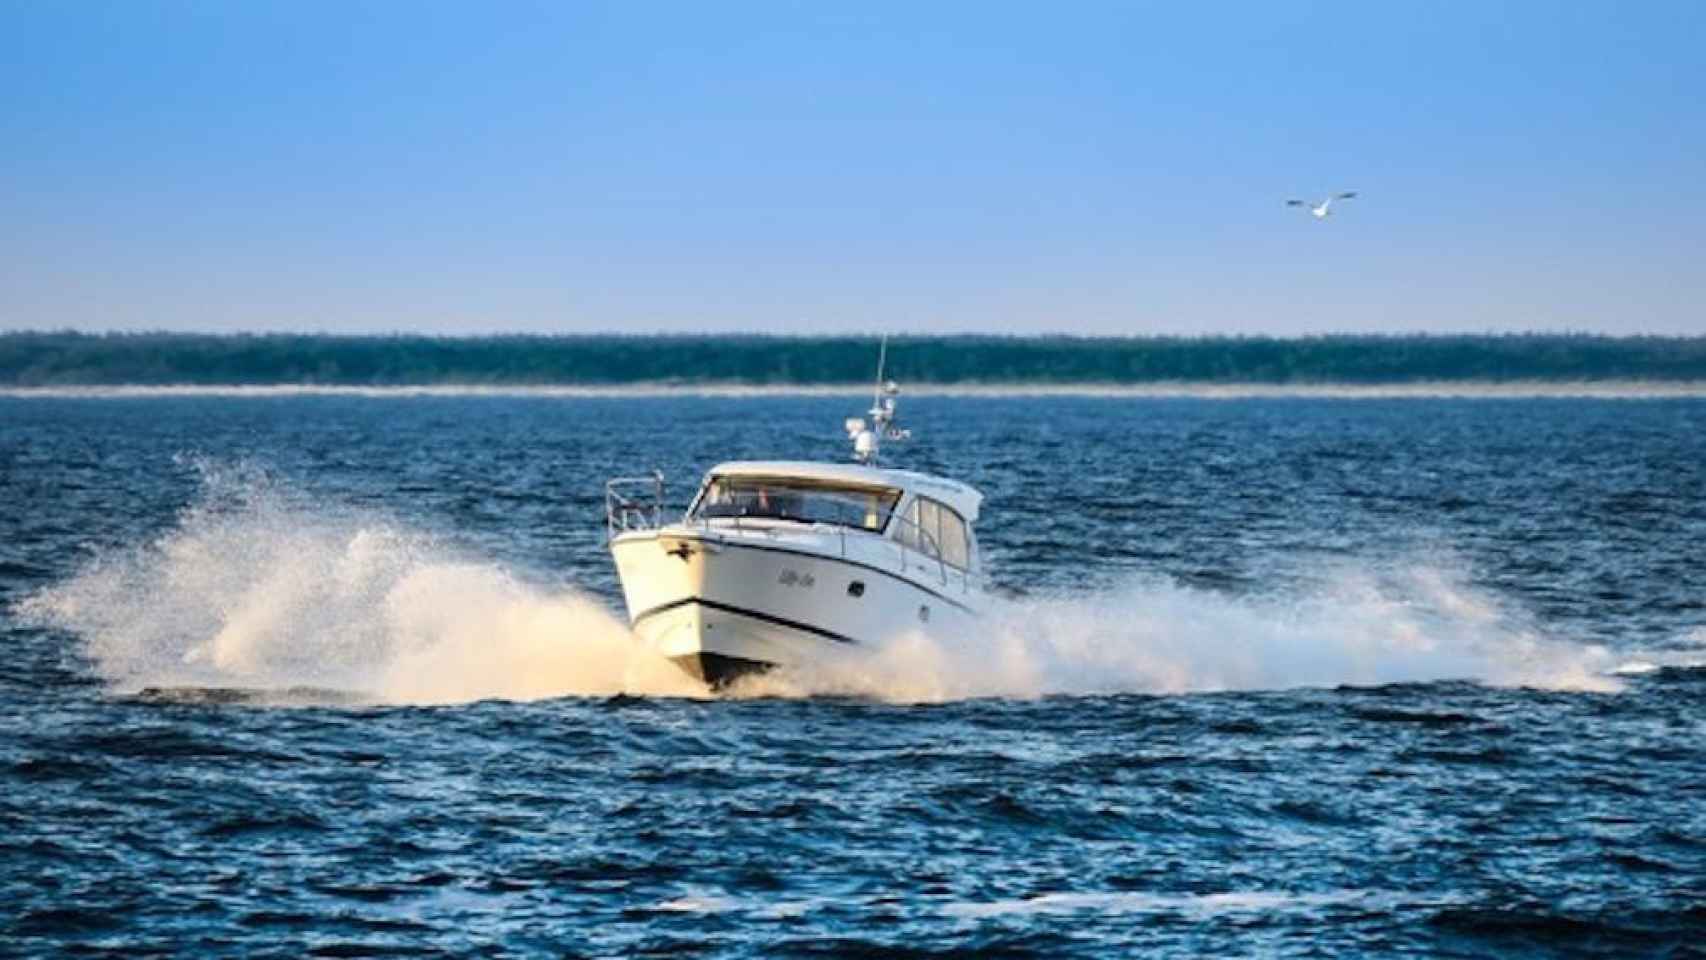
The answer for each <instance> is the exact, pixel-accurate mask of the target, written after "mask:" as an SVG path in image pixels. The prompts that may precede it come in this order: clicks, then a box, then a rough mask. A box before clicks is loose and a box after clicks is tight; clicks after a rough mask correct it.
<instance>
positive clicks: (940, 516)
mask: <svg viewBox="0 0 1706 960" xmlns="http://www.w3.org/2000/svg"><path fill="white" fill-rule="evenodd" d="M905 521H906V522H905V523H902V524H901V525H900V529H899V530H898V531H897V532H896V533H895V539H897V540H899V541H900V542H901V543H902V544H904V545H906V546H908V547H911V548H912V549H914V550H917V551H918V552H919V553H922V554H924V555H925V556H927V557H941V558H942V561H943V562H944V563H947V564H948V565H950V566H953V567H958V568H959V569H961V570H965V569H968V568H970V566H971V546H970V542H969V540H968V538H967V537H966V522H965V520H964V519H962V518H961V517H960V515H959V514H957V513H955V512H954V510H953V508H952V507H949V506H947V505H946V504H943V503H938V502H937V501H935V500H932V499H930V498H929V497H914V498H913V501H912V505H911V506H909V507H908V508H907V510H906V517H905Z"/></svg>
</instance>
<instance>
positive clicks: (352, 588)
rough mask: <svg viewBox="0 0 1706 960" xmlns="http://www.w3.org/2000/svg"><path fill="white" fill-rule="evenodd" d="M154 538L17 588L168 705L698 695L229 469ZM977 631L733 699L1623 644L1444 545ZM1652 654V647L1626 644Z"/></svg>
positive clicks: (787, 676) (1415, 667) (466, 568)
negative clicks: (1438, 558)
mask: <svg viewBox="0 0 1706 960" xmlns="http://www.w3.org/2000/svg"><path fill="white" fill-rule="evenodd" d="M202 472H203V492H202V494H201V496H200V497H199V498H198V500H197V501H196V502H195V503H194V504H192V505H190V506H189V507H188V508H186V509H185V510H184V511H183V513H182V514H181V516H180V517H179V518H178V523H177V524H176V526H175V527H174V528H173V529H171V530H170V531H168V532H167V533H165V534H164V535H163V536H161V537H160V538H159V539H157V540H155V541H154V542H151V543H148V544H144V545H141V546H138V547H133V548H130V549H124V550H117V551H112V552H109V553H106V554H103V555H101V556H99V557H97V558H96V559H95V560H94V561H93V562H92V563H90V564H89V565H88V566H87V567H86V568H85V569H83V570H82V571H81V572H79V573H78V574H76V575H74V576H73V577H71V578H69V579H68V580H66V581H64V582H62V583H58V584H54V585H51V586H49V587H47V588H45V589H43V590H41V591H39V592H37V593H36V594H34V595H32V596H31V597H29V598H28V599H26V600H25V601H24V602H23V604H22V613H23V614H24V616H25V617H26V618H28V619H31V620H32V621H34V622H36V623H38V624H41V625H44V626H49V627H53V628H57V629H60V630H63V631H66V632H68V633H70V634H72V635H74V636H75V637H77V638H78V639H79V640H80V642H81V644H82V649H83V651H84V653H85V654H86V655H87V657H88V660H89V662H90V664H91V665H92V667H93V669H94V670H95V672H96V673H97V674H98V675H99V676H101V677H102V678H103V679H105V680H106V681H107V682H108V683H109V684H110V685H111V686H112V687H113V689H114V690H115V691H116V692H119V693H122V694H130V695H140V696H142V697H143V698H144V699H150V700H158V701H164V702H197V703H259V704H298V703H325V704H333V705H339V704H344V705H347V704H351V703H361V702H378V703H407V704H434V703H456V702H467V701H473V700H480V699H490V698H498V699H510V700H531V699H539V698H547V697H562V696H610V695H615V694H640V695H655V696H690V697H700V696H707V695H708V691H707V690H706V689H705V688H704V687H703V686H701V685H699V684H698V683H697V682H696V681H693V680H691V679H690V678H688V677H686V676H685V675H684V674H683V673H681V672H680V671H679V670H677V669H676V668H675V667H674V665H672V664H670V663H668V662H667V661H666V660H664V659H663V658H661V657H659V656H657V655H655V654H653V653H651V652H650V651H648V650H646V649H645V648H644V647H642V646H641V645H640V644H638V643H636V642H635V640H634V638H633V636H632V635H631V633H630V632H629V630H628V629H627V626H626V624H625V623H624V622H623V620H622V619H621V618H620V617H619V616H618V615H617V614H616V613H614V612H612V611H611V610H610V609H609V608H608V607H607V606H605V605H604V604H603V603H602V602H600V601H599V600H598V599H596V598H594V597H592V596H590V595H589V594H587V593H585V592H584V591H581V590H578V589H575V588H574V587H568V586H549V585H541V584H540V583H538V582H535V581H532V580H530V579H528V578H526V577H523V576H520V575H518V574H517V573H515V572H513V571H511V570H509V569H506V568H505V567H503V566H502V565H500V564H497V563H495V562H492V561H490V560H485V559H481V558H479V557H473V556H469V555H467V554H466V553H465V552H463V551H460V550H458V549H456V548H454V547H453V546H451V545H448V544H446V543H445V542H444V541H443V540H442V539H441V538H439V537H436V536H434V535H432V534H430V533H427V532H423V531H421V530H419V529H416V528H413V527H411V526H410V525H408V524H406V523H403V522H401V521H398V520H396V519H394V518H391V517H388V516H384V515H381V514H377V513H375V512H373V511H371V510H355V509H342V508H338V507H336V506H328V505H327V504H326V503H325V502H324V501H323V500H319V499H314V498H310V497H308V496H306V495H304V494H302V493H300V492H298V491H295V490H293V489H292V488H290V487H289V486H288V485H285V484H281V483H279V482H277V481H275V480H273V479H272V478H270V477H268V476H267V475H266V474H265V473H264V472H262V471H259V470H256V469H253V468H251V467H246V466H242V465H239V466H235V467H229V466H221V465H217V464H214V465H209V464H204V465H202ZM985 624H986V626H985V627H984V629H982V630H980V631H979V632H978V633H977V634H975V635H971V636H955V637H938V636H930V635H925V634H914V635H908V636H902V637H896V638H892V639H891V640H890V641H889V642H887V643H885V644H882V645H880V646H878V647H876V648H875V649H862V650H860V651H858V652H857V654H845V655H841V656H839V657H837V658H835V659H826V660H823V661H820V662H819V663H817V664H814V665H812V666H809V667H800V668H791V669H782V670H777V671H774V672H772V673H770V674H767V675H764V676H761V677H757V678H754V679H752V680H750V681H748V682H747V683H745V684H743V685H741V686H739V687H738V688H737V689H736V691H735V695H737V696H749V697H750V696H784V697H794V696H814V695H837V696H856V697H869V698H875V699H879V700H885V701H892V702H907V703H910V702H929V701H946V700H959V699H965V698H976V697H1021V698H1022V697H1037V696H1046V695H1053V694H1077V695H1094V694H1118V693H1150V694H1169V693H1194V692H1206V691H1223V690H1256V689H1275V688H1287V687H1303V686H1338V685H1345V684H1351V685H1378V684H1389V683H1401V682H1424V681H1434V680H1459V679H1462V680H1476V681H1480V682H1483V683H1489V684H1508V685H1525V686H1536V687H1545V688H1551V689H1576V690H1606V691H1609V690H1615V689H1617V688H1618V685H1619V681H1618V679H1617V678H1616V676H1614V675H1613V674H1614V671H1615V670H1616V668H1617V667H1618V666H1619V660H1618V659H1617V658H1616V657H1614V656H1613V655H1612V653H1611V652H1610V651H1608V650H1606V649H1604V648H1601V647H1594V646H1583V645H1577V644H1573V643H1569V642H1565V641H1561V640H1555V639H1551V638H1548V637H1546V636H1545V635H1544V634H1543V633H1542V632H1541V631H1540V630H1539V629H1538V628H1536V627H1535V626H1534V625H1533V624H1532V623H1530V622H1529V621H1528V619H1527V618H1525V617H1524V616H1522V615H1521V614H1520V612H1518V611H1513V610H1511V609H1508V608H1506V607H1505V606H1504V605H1502V604H1501V603H1499V602H1498V600H1497V598H1494V597H1491V596H1488V595H1486V594H1484V593H1480V592H1478V591H1476V590H1474V589H1472V588H1471V587H1469V586H1467V585H1466V583H1465V582H1464V578H1463V577H1462V576H1461V575H1457V574H1454V573H1453V572H1451V570H1450V568H1449V566H1445V567H1442V566H1440V565H1430V564H1421V565H1417V566H1415V567H1413V568H1411V569H1408V570H1405V571H1401V572H1399V573H1396V574H1389V575H1385V576H1378V577H1377V576H1374V575H1372V574H1368V573H1364V572H1359V571H1355V570H1346V571H1342V572H1340V573H1338V574H1336V575H1334V576H1331V577H1328V578H1326V579H1325V580H1324V581H1323V585H1321V586H1318V587H1314V588H1309V589H1300V590H1295V591H1291V592H1287V593H1276V594H1273V595H1259V596H1246V597H1229V596H1226V595H1223V594H1218V593H1211V592H1206V591H1201V590H1196V589H1192V588H1188V587H1184V586H1180V585H1177V584H1173V583H1169V582H1165V581H1155V580H1141V581H1136V582H1133V583H1129V584H1127V585H1125V586H1123V587H1121V588H1118V589H1115V590H1110V591H1106V592H1103V593H1099V594H1096V595H1092V596H1074V597H1058V598H1052V599H1044V600H1039V601H1035V602H1029V603H1022V604H1007V605H1004V606H1002V607H1001V608H999V609H998V610H997V611H996V612H995V613H994V614H993V615H992V616H990V617H988V618H987V619H986V621H985ZM1641 662H1646V661H1641Z"/></svg>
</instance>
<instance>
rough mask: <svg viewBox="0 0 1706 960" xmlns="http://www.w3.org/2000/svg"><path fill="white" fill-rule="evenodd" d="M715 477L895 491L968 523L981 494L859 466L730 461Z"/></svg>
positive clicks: (949, 483)
mask: <svg viewBox="0 0 1706 960" xmlns="http://www.w3.org/2000/svg"><path fill="white" fill-rule="evenodd" d="M711 476H716V477H774V478H776V479H782V478H786V477H792V478H795V479H800V480H816V481H818V482H820V483H845V484H849V485H851V486H859V487H898V488H900V489H901V490H905V491H908V492H911V493H920V494H923V495H924V496H926V497H930V498H932V499H934V500H940V501H941V502H943V503H945V504H947V505H948V506H950V507H953V508H954V512H955V513H958V514H959V515H960V516H962V517H964V518H965V519H966V522H967V523H970V522H972V521H975V520H976V519H977V508H978V505H979V504H980V503H982V502H983V494H981V493H978V492H977V491H976V490H974V489H972V488H971V487H968V486H966V485H965V484H963V483H961V482H959V481H958V480H948V479H946V478H944V477H933V476H931V475H930V474H928V473H917V472H914V471H912V470H890V469H888V468H886V467H867V466H865V465H864V464H862V463H822V462H819V461H816V460H731V461H729V462H728V463H719V464H717V465H716V466H714V467H712V468H711Z"/></svg>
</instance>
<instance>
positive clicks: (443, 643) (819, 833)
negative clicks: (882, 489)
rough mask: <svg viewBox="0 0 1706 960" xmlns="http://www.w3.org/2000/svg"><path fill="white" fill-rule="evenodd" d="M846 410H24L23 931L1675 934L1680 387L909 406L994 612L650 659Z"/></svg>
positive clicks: (1681, 919)
mask: <svg viewBox="0 0 1706 960" xmlns="http://www.w3.org/2000/svg"><path fill="white" fill-rule="evenodd" d="M865 399H866V398H863V397H856V396H854V397H837V396H821V395H817V396H799V397H788V396H709V397H705V396H610V397H597V396H506V395H502V394H497V395H479V396H453V395H452V396H387V395H384V394H383V393H380V394H375V395H362V396H338V395H300V396H298V395H292V394H290V393H289V392H288V391H284V392H279V393H275V394H270V395H259V396H256V395H251V396H241V397H235V396H202V395H171V394H162V395H158V396H150V395H141V396H120V397H110V396H109V397H76V396H63V395H62V396H41V397H26V396H16V395H13V396H5V397H0V637H3V639H4V643H5V650H6V652H7V656H6V657H5V658H4V660H3V661H0V823H3V824H4V827H5V829H4V830H3V831H0V953H3V954H7V955H18V956H54V955H94V956H101V955H108V954H111V955H119V954H122V955H126V956H134V955H150V954H158V955H168V956H185V955H210V956H219V955H226V956H280V957H287V956H288V957H300V956H390V955H407V956H439V955H456V956H461V955H493V956H642V955H661V954H669V955H674V956H811V957H826V956H863V955H870V954H873V953H881V954H887V955H895V956H908V957H937V956H964V957H974V956H975V957H983V956H1033V955H1034V956H1086V957H1102V956H1116V955H1131V954H1139V955H1145V956H1163V957H1166V956H1172V957H1201V956H1264V957H1287V956H1300V957H1301V956H1310V957H1320V956H1453V957H1481V956H1485V957H1513V956H1518V957H1521V956H1537V957H1538V956H1572V955H1575V956H1619V957H1621V956H1666V957H1680V956H1702V955H1706V954H1703V953H1702V944H1703V943H1706V559H1703V557H1706V401H1703V400H1700V399H1691V398H1649V399H1641V398H1625V399H1581V398H1574V399H1572V398H1508V397H1506V398H1481V399H1477V398H1466V397H1451V398H1446V397H1439V398H1429V397H1424V396H1412V397H1405V398H1391V399H1379V398H1361V399H1335V398H1320V397H1301V398H1297V397H1294V398H1287V397H1243V398H1237V397H1234V398H1216V399H1203V398H1190V397H1140V396H1139V397H1134V396H1123V397H1096V396H1074V397H1022V396H1013V397H999V396H962V397H944V396H937V397H920V398H914V399H912V400H910V401H907V402H905V403H904V404H903V407H902V412H903V414H904V419H905V420H906V422H907V424H908V425H909V426H910V427H912V429H913V430H914V432H915V439H914V440H913V441H912V442H911V443H910V444H907V445H905V446H903V447H897V448H894V449H893V451H892V452H893V453H894V454H895V456H894V458H893V459H894V461H895V462H896V463H897V464H898V465H904V466H909V467H915V468H919V469H925V470H930V471H935V472H941V473H945V474H948V475H951V476H955V477H959V478H961V479H965V480H967V481H969V482H971V483H974V484H976V485H977V486H979V487H980V488H982V489H983V490H984V491H985V493H986V494H987V497H988V499H987V500H986V502H985V515H984V518H983V521H982V522H981V523H980V524H979V534H980V537H981V540H982V544H983V548H984V552H985V555H986V558H987V560H988V562H989V565H990V568H991V572H992V573H993V575H994V577H995V579H996V580H997V581H999V582H1000V583H1001V584H1003V585H1004V587H1005V588H1006V589H1007V591H1008V592H1009V593H1010V597H1009V598H1008V599H1007V600H1006V601H1005V602H1004V603H1003V605H1002V606H1001V607H1000V609H998V610H997V611H996V612H995V613H993V614H992V615H991V616H990V617H989V618H987V621H986V623H985V625H983V626H982V627H981V628H980V629H979V631H978V632H977V633H976V634H975V635H971V636H926V635H914V636H903V637H896V638H892V639H891V640H890V641H889V642H887V643H885V644H882V645H880V646H878V647H875V648H873V649H870V650H869V651H866V655H864V656H860V657H857V658H851V659H848V660H846V661H839V662H835V663H830V664H826V665H824V666H822V667H820V668H817V669H812V670H801V671H797V672H793V673H782V674H777V675H772V676H769V677H766V678H763V679H761V680H760V681H758V682H757V683H754V684H752V685H750V686H748V687H746V688H744V689H739V690H737V691H735V692H734V693H732V694H731V695H729V696H725V697H720V698H710V697H707V696H706V694H705V691H703V690H701V689H697V688H695V687H694V686H693V684H692V683H691V682H689V681H687V680H685V679H684V678H682V677H681V676H680V675H679V674H678V673H677V672H676V671H674V668H673V667H671V666H670V665H668V664H667V663H660V662H657V661H655V660H651V659H648V657H647V656H646V655H645V654H644V653H643V652H641V651H636V650H635V649H634V648H633V646H632V644H630V643H629V640H628V636H627V633H626V630H625V628H624V626H623V620H622V617H621V613H620V610H619V601H618V594H617V587H616V582H615V579H614V575H613V571H612V568H611V565H610V563H609V560H608V557H607V555H606V554H605V552H604V549H603V542H602V541H603V533H604V531H603V517H602V483H603V481H604V479H605V478H606V477H608V476H611V475H615V474H622V473H636V472H641V471H643V470H646V469H650V468H651V467H654V466H655V467H658V468H661V469H662V470H664V471H665V473H666V474H667V475H668V477H669V478H670V483H671V487H670V491H671V496H672V498H673V500H674V502H675V503H677V504H682V503H684V501H685V499H686V497H687V496H688V494H689V493H690V492H691V490H692V488H693V486H694V484H695V482H696V479H697V477H698V475H699V474H700V473H701V472H702V471H703V470H704V469H705V468H706V467H708V466H709V465H711V464H713V463H715V462H716V461H718V460H722V459H734V458H741V457H756V456H763V457H807V458H839V457H841V456H842V455H843V442H842V438H841V436H840V434H839V425H840V422H841V420H842V418H843V417H844V416H846V415H848V414H852V413H857V412H858V410H859V409H860V408H861V407H862V406H863V405H864V403H863V401H864V400H865Z"/></svg>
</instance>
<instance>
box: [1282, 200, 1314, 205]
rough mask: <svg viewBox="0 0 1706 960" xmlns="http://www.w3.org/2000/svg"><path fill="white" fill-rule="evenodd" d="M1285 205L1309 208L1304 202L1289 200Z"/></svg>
mask: <svg viewBox="0 0 1706 960" xmlns="http://www.w3.org/2000/svg"><path fill="white" fill-rule="evenodd" d="M1285 205H1286V206H1288V207H1307V206H1309V204H1308V203H1306V202H1304V201H1302V200H1287V201H1286V202H1285Z"/></svg>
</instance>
